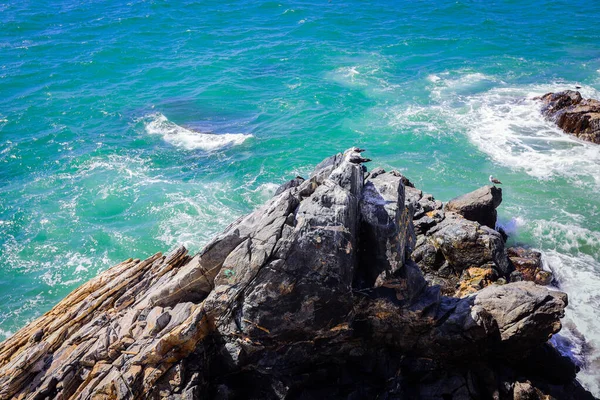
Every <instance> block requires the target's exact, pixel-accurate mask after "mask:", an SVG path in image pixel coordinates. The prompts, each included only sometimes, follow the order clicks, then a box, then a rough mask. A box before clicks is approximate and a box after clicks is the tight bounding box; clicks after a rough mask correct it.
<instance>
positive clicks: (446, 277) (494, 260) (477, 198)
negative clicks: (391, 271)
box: [406, 186, 514, 297]
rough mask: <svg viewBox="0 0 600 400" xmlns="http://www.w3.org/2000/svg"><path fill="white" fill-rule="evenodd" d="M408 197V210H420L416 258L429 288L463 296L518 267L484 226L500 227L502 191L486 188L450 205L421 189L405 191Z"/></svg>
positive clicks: (498, 237)
mask: <svg viewBox="0 0 600 400" xmlns="http://www.w3.org/2000/svg"><path fill="white" fill-rule="evenodd" d="M406 193H407V196H406V206H407V207H409V208H413V209H414V210H416V211H415V213H414V226H415V232H416V243H415V246H414V250H413V252H412V258H413V260H414V261H415V262H416V263H417V264H418V266H419V267H420V268H421V270H422V271H423V273H424V276H425V279H426V280H427V281H428V282H429V283H430V284H432V285H440V287H441V289H442V293H443V294H445V295H454V296H459V297H460V296H464V295H467V294H469V293H472V292H473V290H475V288H479V289H481V288H482V287H484V286H486V285H487V284H489V283H491V282H495V281H497V280H498V279H499V278H502V279H503V280H504V281H506V280H508V279H509V276H510V274H511V272H512V271H513V269H514V267H513V266H512V264H511V263H510V261H509V259H508V257H507V255H506V250H505V248H504V238H503V237H502V235H501V234H500V233H499V232H498V231H496V230H494V229H493V228H490V227H489V226H488V225H486V224H482V222H487V223H488V224H490V225H492V226H494V225H495V224H496V207H498V205H500V203H501V202H502V191H501V189H497V188H495V187H493V186H484V187H482V188H480V189H477V190H475V191H474V192H471V193H469V194H466V195H464V196H460V197H457V198H456V199H453V200H451V201H450V202H448V203H447V204H446V205H445V206H444V204H443V203H442V202H441V201H439V200H435V199H434V198H433V196H431V195H429V194H423V192H422V191H420V190H418V189H415V188H406ZM474 268H475V269H474ZM488 270H490V271H488ZM484 275H485V278H484V279H480V278H482V277H483V276H484ZM482 285H483V286H482Z"/></svg>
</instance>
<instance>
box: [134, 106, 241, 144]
mask: <svg viewBox="0 0 600 400" xmlns="http://www.w3.org/2000/svg"><path fill="white" fill-rule="evenodd" d="M143 120H144V126H145V129H146V132H147V133H149V134H151V135H161V136H162V137H163V139H164V140H165V141H166V142H168V143H171V144H172V145H174V146H177V147H181V148H184V149H186V150H205V151H214V150H219V149H222V148H225V147H229V146H235V145H239V144H242V143H244V142H245V141H246V139H248V138H251V137H252V135H251V134H244V133H223V134H213V133H202V132H196V131H193V130H190V129H187V128H184V127H182V126H179V125H177V124H176V123H174V122H172V121H169V120H168V119H167V117H165V116H164V115H163V114H161V113H154V114H150V115H148V116H146V117H144V118H143Z"/></svg>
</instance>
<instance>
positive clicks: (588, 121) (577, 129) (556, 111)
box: [537, 90, 600, 144]
mask: <svg viewBox="0 0 600 400" xmlns="http://www.w3.org/2000/svg"><path fill="white" fill-rule="evenodd" d="M537 99H539V100H541V101H542V103H543V104H544V105H543V107H542V113H543V114H544V115H545V116H547V117H548V118H551V119H552V120H553V121H555V122H556V124H557V125H558V126H559V127H560V128H561V129H562V130H563V131H565V132H567V133H570V134H573V135H575V136H577V137H578V138H579V139H582V140H587V141H589V142H592V143H596V144H600V101H598V100H595V99H584V98H582V97H581V94H580V93H579V92H576V91H573V90H565V91H564V92H557V93H547V94H545V95H543V96H542V97H539V98H537Z"/></svg>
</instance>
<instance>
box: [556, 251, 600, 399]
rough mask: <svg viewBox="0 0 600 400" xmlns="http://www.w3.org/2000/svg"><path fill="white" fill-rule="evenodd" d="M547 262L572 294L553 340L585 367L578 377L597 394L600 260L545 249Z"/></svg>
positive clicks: (599, 389) (599, 381)
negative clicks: (560, 326) (559, 330)
mask: <svg viewBox="0 0 600 400" xmlns="http://www.w3.org/2000/svg"><path fill="white" fill-rule="evenodd" d="M544 261H545V264H546V266H547V268H549V269H550V270H551V271H552V272H553V274H554V276H555V278H556V280H557V281H558V282H559V286H560V289H561V290H563V291H565V292H567V293H568V294H569V306H568V307H567V312H566V315H565V318H564V319H563V321H562V322H563V329H562V331H561V332H560V335H558V337H557V338H556V339H555V340H554V343H555V344H556V345H557V346H558V347H559V348H560V350H561V351H562V352H563V353H567V354H569V355H570V356H571V357H573V358H574V359H575V360H577V362H578V364H579V365H580V366H581V367H582V371H581V372H580V373H579V374H578V375H577V378H578V379H579V380H580V382H582V383H583V384H584V386H585V387H586V388H587V389H588V390H590V391H591V392H592V393H593V394H594V395H595V396H598V395H600V330H599V329H598V315H599V314H600V263H598V262H597V261H596V260H594V258H593V257H591V256H588V255H585V254H579V255H576V256H573V255H565V254H562V253H559V252H558V251H554V250H550V251H546V252H544Z"/></svg>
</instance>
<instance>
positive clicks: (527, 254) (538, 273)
mask: <svg viewBox="0 0 600 400" xmlns="http://www.w3.org/2000/svg"><path fill="white" fill-rule="evenodd" d="M507 254H508V257H509V259H510V261H511V263H512V265H513V266H514V267H515V270H516V271H518V272H519V275H518V276H517V275H515V276H514V277H513V278H511V280H513V281H514V280H525V281H533V282H535V283H537V284H538V285H549V284H550V283H551V282H552V273H551V272H549V271H544V270H543V269H542V268H543V264H542V253H540V252H539V251H535V250H531V249H526V248H524V247H510V248H508V249H507Z"/></svg>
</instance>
